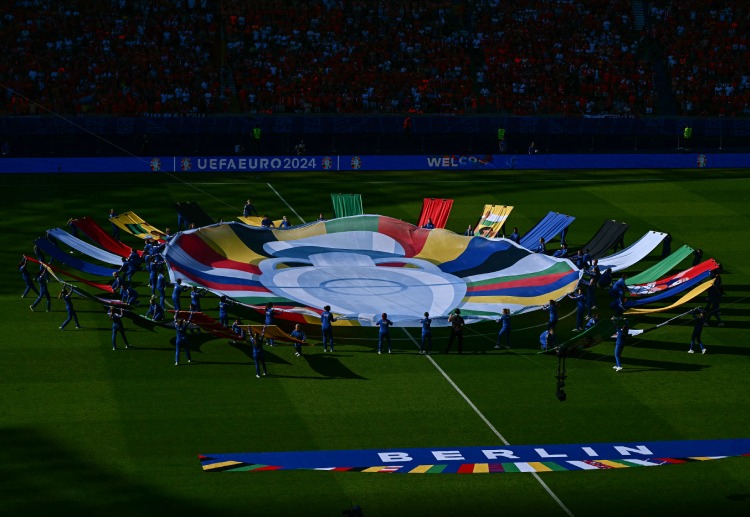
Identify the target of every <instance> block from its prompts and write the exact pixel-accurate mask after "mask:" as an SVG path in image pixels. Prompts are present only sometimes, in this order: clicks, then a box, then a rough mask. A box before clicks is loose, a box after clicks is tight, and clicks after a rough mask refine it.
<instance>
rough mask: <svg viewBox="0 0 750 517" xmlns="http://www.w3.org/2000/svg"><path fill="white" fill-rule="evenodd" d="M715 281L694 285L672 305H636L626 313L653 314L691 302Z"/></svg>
mask: <svg viewBox="0 0 750 517" xmlns="http://www.w3.org/2000/svg"><path fill="white" fill-rule="evenodd" d="M714 282H715V280H712V281H711V282H704V283H702V284H701V285H698V286H695V287H693V289H691V290H690V291H688V292H687V293H686V294H684V295H683V296H682V298H680V299H679V300H677V301H676V302H674V303H673V304H672V305H668V306H667V307H659V308H656V309H639V308H637V307H635V308H632V309H628V310H627V311H625V314H652V313H655V312H664V311H668V310H671V309H674V308H675V307H679V306H680V305H682V304H684V303H687V302H689V301H690V300H692V299H693V298H695V297H696V296H698V295H700V294H701V293H704V292H705V291H707V290H708V288H709V287H711V286H712V285H714Z"/></svg>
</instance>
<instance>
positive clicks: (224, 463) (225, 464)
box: [203, 461, 241, 470]
mask: <svg viewBox="0 0 750 517" xmlns="http://www.w3.org/2000/svg"><path fill="white" fill-rule="evenodd" d="M240 464H241V463H240V462H239V461H222V462H221V463H211V464H210V465H203V470H213V469H219V468H222V467H231V466H233V465H240Z"/></svg>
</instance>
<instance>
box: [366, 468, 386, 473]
mask: <svg viewBox="0 0 750 517" xmlns="http://www.w3.org/2000/svg"><path fill="white" fill-rule="evenodd" d="M387 468H388V467H370V468H368V469H365V470H363V471H362V472H380V471H381V470H385V469H387Z"/></svg>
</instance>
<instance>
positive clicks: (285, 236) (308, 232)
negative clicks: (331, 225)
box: [273, 221, 328, 241]
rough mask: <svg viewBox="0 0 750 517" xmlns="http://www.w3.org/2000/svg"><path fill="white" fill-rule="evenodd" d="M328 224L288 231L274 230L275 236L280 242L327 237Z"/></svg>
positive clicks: (323, 223)
mask: <svg viewBox="0 0 750 517" xmlns="http://www.w3.org/2000/svg"><path fill="white" fill-rule="evenodd" d="M327 233H328V232H327V231H326V224H325V222H324V221H321V222H319V223H318V224H309V225H306V226H302V227H300V228H290V229H288V230H274V232H273V234H274V236H275V237H276V238H277V239H279V240H280V241H294V240H297V239H304V238H306V237H315V236H317V235H325V234H327Z"/></svg>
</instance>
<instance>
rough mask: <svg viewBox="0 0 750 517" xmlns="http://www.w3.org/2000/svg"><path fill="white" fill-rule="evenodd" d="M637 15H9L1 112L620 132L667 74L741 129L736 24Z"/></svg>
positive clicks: (719, 11)
mask: <svg viewBox="0 0 750 517" xmlns="http://www.w3.org/2000/svg"><path fill="white" fill-rule="evenodd" d="M644 4H646V2H644ZM647 5H648V9H647V15H648V20H649V23H648V24H647V26H646V29H645V30H644V31H639V30H637V29H636V27H635V24H634V19H633V14H632V1H630V0H546V1H542V0H517V1H515V2H504V1H501V0H473V1H457V0H439V1H435V2H411V3H403V2H397V1H395V0H380V1H378V2H371V1H365V0H353V1H346V2H344V1H342V0H262V1H256V2H246V1H244V0H148V1H147V0H66V1H65V2H51V1H50V0H16V1H15V2H12V3H11V4H10V6H9V7H8V8H7V9H6V10H5V12H4V13H3V14H2V15H1V16H0V42H2V44H3V45H4V48H5V49H6V53H7V56H6V59H4V60H2V62H0V80H2V84H3V85H4V86H5V89H4V92H3V96H4V97H3V102H2V103H1V104H0V109H4V110H5V111H6V112H7V113H9V114H14V115H23V114H39V113H43V112H47V111H51V112H55V113H66V114H69V113H75V114H85V113H98V114H128V115H131V114H141V115H142V114H164V113H177V114H198V113H200V114H211V113H225V112H236V111H241V112H257V113H408V112H412V113H414V112H416V113H452V114H466V113H504V114H513V115H548V114H566V115H592V116H596V115H620V116H628V115H641V114H651V113H654V112H655V105H656V97H657V94H656V90H657V87H656V84H655V82H656V79H655V67H654V60H656V59H661V58H664V59H665V60H666V62H667V67H668V70H669V73H670V79H671V87H672V92H673V93H674V95H675V97H676V100H677V102H678V103H679V107H680V110H681V111H682V113H683V114H687V115H747V114H750V107H748V100H749V99H750V93H748V88H749V87H750V77H748V74H747V72H746V70H745V68H746V67H745V66H744V64H745V63H747V62H750V61H748V57H750V56H748V50H747V45H746V43H747V30H746V29H747V28H748V25H750V7H748V6H746V5H744V4H738V5H735V6H727V5H725V4H723V5H722V6H718V7H717V5H716V2H711V1H700V2H699V1H698V0H686V1H685V2H679V3H676V4H675V3H673V2H667V1H666V0H653V1H651V2H649V3H648V4H647ZM645 45H651V46H652V48H657V49H659V52H660V54H659V55H657V56H654V55H653V54H648V53H646V52H644V46H645ZM645 56H649V57H650V59H651V61H647V60H646V57H645ZM740 65H741V66H740Z"/></svg>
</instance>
